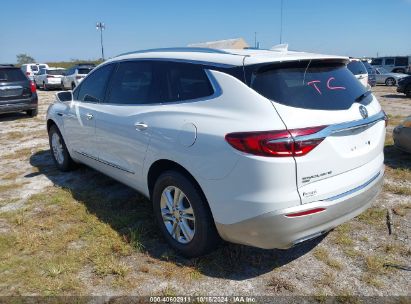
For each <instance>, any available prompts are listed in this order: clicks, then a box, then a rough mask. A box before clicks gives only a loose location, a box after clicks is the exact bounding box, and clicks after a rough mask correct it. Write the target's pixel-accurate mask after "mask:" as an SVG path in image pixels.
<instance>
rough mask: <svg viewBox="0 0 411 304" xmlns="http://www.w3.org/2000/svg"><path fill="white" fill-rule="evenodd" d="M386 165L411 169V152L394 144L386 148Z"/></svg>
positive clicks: (393, 167)
mask: <svg viewBox="0 0 411 304" xmlns="http://www.w3.org/2000/svg"><path fill="white" fill-rule="evenodd" d="M384 157H385V161H384V163H385V165H386V166H388V167H390V168H392V169H408V170H411V154H409V153H406V152H403V151H401V150H399V149H398V148H396V147H395V146H394V145H389V146H385V148H384Z"/></svg>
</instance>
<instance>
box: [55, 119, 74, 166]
mask: <svg viewBox="0 0 411 304" xmlns="http://www.w3.org/2000/svg"><path fill="white" fill-rule="evenodd" d="M49 145H50V152H51V156H52V158H53V161H54V164H55V165H56V167H57V168H58V169H59V170H60V171H63V172H66V171H70V170H72V169H74V165H75V163H74V161H73V160H72V159H71V157H70V154H69V152H68V150H67V146H66V143H65V142H64V139H63V136H62V135H61V133H60V131H59V129H58V128H57V126H56V125H53V126H51V127H50V130H49ZM54 145H56V146H54Z"/></svg>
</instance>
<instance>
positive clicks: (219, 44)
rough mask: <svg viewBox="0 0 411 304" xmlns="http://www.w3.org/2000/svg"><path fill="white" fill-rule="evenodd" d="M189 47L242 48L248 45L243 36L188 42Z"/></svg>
mask: <svg viewBox="0 0 411 304" xmlns="http://www.w3.org/2000/svg"><path fill="white" fill-rule="evenodd" d="M188 46H189V47H203V48H213V49H244V48H246V47H249V45H248V43H247V42H246V41H245V40H244V39H243V38H234V39H225V40H217V41H209V42H201V43H194V44H189V45H188Z"/></svg>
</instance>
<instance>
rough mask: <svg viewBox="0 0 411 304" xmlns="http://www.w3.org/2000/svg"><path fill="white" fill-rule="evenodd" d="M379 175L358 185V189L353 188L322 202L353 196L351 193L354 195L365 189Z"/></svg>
mask: <svg viewBox="0 0 411 304" xmlns="http://www.w3.org/2000/svg"><path fill="white" fill-rule="evenodd" d="M380 174H381V172H378V173H377V174H376V175H375V176H373V177H372V178H371V179H370V180H369V181H367V182H366V183H364V184H362V185H360V186H358V187H355V188H354V189H351V190H348V191H346V192H344V193H341V194H338V195H335V196H332V197H329V198H327V199H324V200H322V201H335V200H338V199H340V198H342V197H345V196H348V195H350V194H353V193H355V192H357V191H360V190H362V189H364V188H366V187H367V186H368V185H369V184H371V183H372V182H373V181H375V180H376V179H377V178H378V177H379V176H380Z"/></svg>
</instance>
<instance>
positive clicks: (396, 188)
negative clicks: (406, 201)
mask: <svg viewBox="0 0 411 304" xmlns="http://www.w3.org/2000/svg"><path fill="white" fill-rule="evenodd" d="M384 190H385V191H387V192H390V193H393V194H397V195H407V196H410V195H411V187H410V186H403V185H393V184H384Z"/></svg>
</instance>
